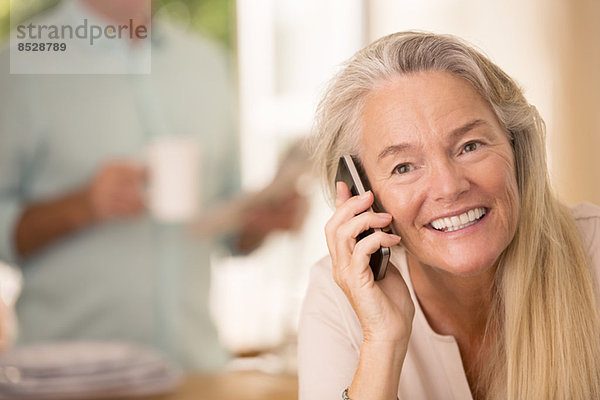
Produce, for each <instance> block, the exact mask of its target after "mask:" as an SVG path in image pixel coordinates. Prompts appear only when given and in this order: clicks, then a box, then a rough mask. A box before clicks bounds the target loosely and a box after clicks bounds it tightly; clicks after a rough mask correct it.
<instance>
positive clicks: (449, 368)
mask: <svg viewBox="0 0 600 400" xmlns="http://www.w3.org/2000/svg"><path fill="white" fill-rule="evenodd" d="M317 128H318V132H317V135H316V137H315V140H314V144H315V154H316V159H317V163H318V164H319V165H320V166H321V169H322V171H323V175H324V177H325V179H326V183H327V187H328V189H329V193H330V197H331V198H332V199H333V198H335V206H336V210H335V213H334V214H333V216H332V217H331V219H330V220H329V221H328V223H327V226H326V227H325V232H326V237H327V244H328V248H329V253H330V257H328V258H326V259H324V260H322V261H321V262H319V263H318V264H317V265H316V266H315V268H314V269H313V273H312V278H311V284H310V287H309V290H308V294H307V297H306V300H305V304H304V308H303V314H302V319H301V326H300V333H299V361H300V363H299V364H300V369H299V380H300V396H301V398H303V399H322V398H335V396H339V393H341V392H342V391H343V395H342V398H351V399H353V400H361V399H369V400H377V399H394V398H396V396H398V397H399V398H400V399H450V398H451V399H468V398H475V399H524V398H526V399H550V398H552V399H581V400H584V399H591V398H600V339H599V336H598V332H599V331H600V318H599V313H598V296H597V293H596V291H595V289H594V288H595V286H596V282H595V281H596V280H598V276H599V275H598V274H600V209H598V208H597V207H595V206H592V205H582V206H578V207H576V208H574V209H572V210H569V209H567V208H566V207H564V206H562V205H561V204H560V203H559V202H558V200H557V199H556V197H555V196H554V194H553V192H552V190H551V187H550V183H549V179H548V174H547V167H546V159H545V153H544V152H545V146H544V127H543V122H542V121H541V119H540V117H539V115H538V113H537V111H536V109H535V107H533V106H531V105H530V104H529V103H528V102H527V101H526V100H525V98H524V97H523V94H522V92H521V90H520V89H519V87H518V86H517V85H516V84H515V83H514V81H513V80H512V79H511V78H510V77H508V76H507V75H506V74H505V73H504V72H503V71H502V70H500V69H499V68H498V67H497V66H496V65H494V64H493V63H491V62H490V61H489V60H488V59H487V58H485V57H484V56H483V55H481V54H480V53H479V52H477V51H476V50H474V49H472V48H471V47H470V46H469V45H467V44H465V43H464V42H462V41H461V40H459V39H457V38H455V37H451V36H444V35H434V34H427V33H415V32H405V33H397V34H393V35H390V36H387V37H384V38H382V39H380V40H378V41H376V42H374V43H373V44H371V45H370V46H368V47H367V48H365V49H363V50H362V51H361V52H359V53H357V54H356V55H355V56H354V57H353V58H352V59H351V60H350V61H349V62H348V63H347V65H346V67H345V68H344V69H343V70H342V71H341V72H340V73H339V74H338V75H337V76H336V77H335V78H334V80H333V81H332V83H331V85H330V88H329V90H328V92H327V93H326V95H325V97H324V99H323V100H322V102H321V104H320V107H319V113H318V116H317ZM345 154H350V155H352V156H354V157H355V158H356V159H357V160H358V161H359V162H360V163H361V164H362V168H363V170H364V171H365V173H366V175H367V176H366V178H367V179H368V182H369V183H370V187H371V188H372V193H367V194H366V195H363V196H355V197H352V196H351V194H350V192H349V190H348V188H347V186H346V185H345V184H342V183H338V184H337V185H336V186H334V176H335V167H336V165H337V160H338V159H339V157H340V156H342V155H345ZM375 198H377V200H378V201H379V203H380V204H381V206H382V208H383V209H384V210H385V212H382V213H374V212H370V211H366V210H367V209H368V208H369V206H370V205H371V204H372V203H373V201H374V199H375ZM388 225H390V227H391V228H392V230H393V232H394V233H395V234H397V235H395V234H391V233H385V232H379V233H376V234H372V235H370V236H367V237H365V238H363V239H360V240H359V239H357V237H358V236H359V235H360V234H361V232H363V231H365V230H366V229H367V228H384V227H386V226H388ZM380 246H384V247H392V257H391V260H392V263H393V265H394V266H395V267H396V268H388V274H387V276H386V278H385V279H383V280H381V281H377V282H375V281H374V280H373V274H372V272H371V270H370V268H369V266H368V261H369V255H370V254H371V253H373V252H374V251H376V250H377V248H378V247H380ZM332 276H333V278H332ZM374 382H376V384H374ZM346 387H347V389H346V390H344V388H346Z"/></svg>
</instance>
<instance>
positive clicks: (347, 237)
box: [335, 212, 392, 263]
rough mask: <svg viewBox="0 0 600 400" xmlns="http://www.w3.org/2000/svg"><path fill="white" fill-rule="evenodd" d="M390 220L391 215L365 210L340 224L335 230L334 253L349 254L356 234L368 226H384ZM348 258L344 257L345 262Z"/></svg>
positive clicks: (353, 246)
mask: <svg viewBox="0 0 600 400" xmlns="http://www.w3.org/2000/svg"><path fill="white" fill-rule="evenodd" d="M390 222H392V216H391V215H390V214H385V213H374V212H365V213H362V214H360V215H357V216H356V217H354V218H352V219H350V220H348V221H346V222H345V223H343V224H342V225H340V226H339V227H338V229H337V232H336V241H335V246H336V247H335V252H336V254H348V255H350V254H351V253H352V252H353V251H354V248H355V245H356V242H357V238H358V236H359V235H360V234H361V233H363V232H364V231H366V230H367V229H369V228H384V227H386V226H388V225H389V224H390ZM348 262H349V258H346V263H348Z"/></svg>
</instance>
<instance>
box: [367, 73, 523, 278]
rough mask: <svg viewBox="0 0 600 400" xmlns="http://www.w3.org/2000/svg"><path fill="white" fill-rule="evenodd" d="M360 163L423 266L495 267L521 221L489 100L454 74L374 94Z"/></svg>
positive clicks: (410, 78)
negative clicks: (518, 219) (518, 222)
mask: <svg viewBox="0 0 600 400" xmlns="http://www.w3.org/2000/svg"><path fill="white" fill-rule="evenodd" d="M361 128H362V130H361V138H360V151H361V153H360V157H361V160H362V162H363V165H364V167H365V170H366V172H367V176H368V178H369V181H370V183H371V186H372V189H373V192H374V194H375V196H376V197H377V199H378V200H379V201H380V203H381V204H382V205H383V208H384V209H385V211H386V212H388V213H390V214H391V215H392V216H393V221H392V224H393V227H394V229H395V231H396V233H398V234H399V235H400V236H401V237H402V242H403V243H404V245H405V247H406V248H407V250H408V251H409V252H410V253H412V254H413V255H414V257H415V258H416V259H418V260H419V261H420V262H421V264H425V265H428V266H432V267H435V268H438V269H441V270H445V271H448V272H451V273H453V274H458V275H472V274H477V273H479V272H483V271H486V270H487V269H488V268H489V267H491V266H492V265H494V263H495V261H496V260H497V259H498V257H499V255H500V253H501V252H502V251H503V250H504V249H505V248H506V247H507V246H508V244H509V243H510V241H511V240H512V238H513V236H514V234H515V230H516V226H517V218H518V191H517V184H516V177H515V167H514V158H513V151H512V147H511V145H510V142H509V140H508V138H507V135H506V134H505V133H504V131H503V130H502V128H501V127H500V124H499V123H498V121H497V119H496V116H495V114H494V113H493V111H492V109H491V108H490V106H489V105H488V104H487V103H486V101H485V100H484V99H483V98H482V97H481V96H480V95H479V94H478V93H477V92H476V91H475V89H474V88H473V87H472V86H471V85H470V84H469V83H468V82H467V81H465V80H463V79H461V78H458V77H456V76H454V75H452V74H450V73H447V72H440V71H427V72H419V73H414V74H409V75H402V76H398V77H396V78H394V79H393V80H391V81H386V82H383V83H381V84H380V85H378V86H377V87H376V88H375V89H374V90H372V91H371V93H370V94H369V96H368V98H367V100H366V103H365V108H364V109H363V114H362V120H361Z"/></svg>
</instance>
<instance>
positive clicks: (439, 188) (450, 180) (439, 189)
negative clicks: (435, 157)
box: [429, 160, 470, 202]
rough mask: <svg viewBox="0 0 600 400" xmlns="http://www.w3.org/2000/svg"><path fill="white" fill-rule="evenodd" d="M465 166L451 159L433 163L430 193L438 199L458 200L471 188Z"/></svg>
mask: <svg viewBox="0 0 600 400" xmlns="http://www.w3.org/2000/svg"><path fill="white" fill-rule="evenodd" d="M466 172H467V171H465V170H464V167H462V166H460V165H457V164H456V163H453V162H452V161H451V160H444V161H442V162H438V163H435V164H434V165H432V168H431V171H430V176H431V179H430V188H429V189H430V194H431V195H432V197H433V199H434V200H436V201H448V202H451V201H456V200H457V199H459V198H460V196H461V195H462V194H463V193H465V192H467V191H468V190H469V188H470V183H469V180H468V179H467V175H466Z"/></svg>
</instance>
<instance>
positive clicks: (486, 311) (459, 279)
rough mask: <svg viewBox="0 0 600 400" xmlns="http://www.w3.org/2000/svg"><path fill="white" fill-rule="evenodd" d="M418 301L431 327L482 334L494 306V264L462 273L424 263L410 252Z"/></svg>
mask: <svg viewBox="0 0 600 400" xmlns="http://www.w3.org/2000/svg"><path fill="white" fill-rule="evenodd" d="M407 259H408V268H409V271H410V276H411V280H412V284H413V287H414V290H415V294H416V296H417V299H418V300H419V304H420V306H421V309H422V310H423V313H424V314H425V317H426V318H427V321H428V322H429V325H430V326H431V328H432V329H433V330H434V331H435V332H437V333H439V334H442V335H452V336H454V337H456V338H465V337H471V338H473V339H475V338H477V337H481V336H482V335H483V334H484V333H485V330H486V326H487V323H488V318H489V315H490V312H491V309H492V301H493V295H494V290H495V289H494V275H495V268H488V269H487V270H485V271H484V272H482V273H481V274H478V275H470V276H459V275H455V274H452V273H449V272H447V271H442V270H440V269H438V268H435V267H431V266H427V265H423V264H421V263H420V262H419V261H418V260H417V259H416V258H415V257H414V256H412V255H411V254H410V253H407Z"/></svg>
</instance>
